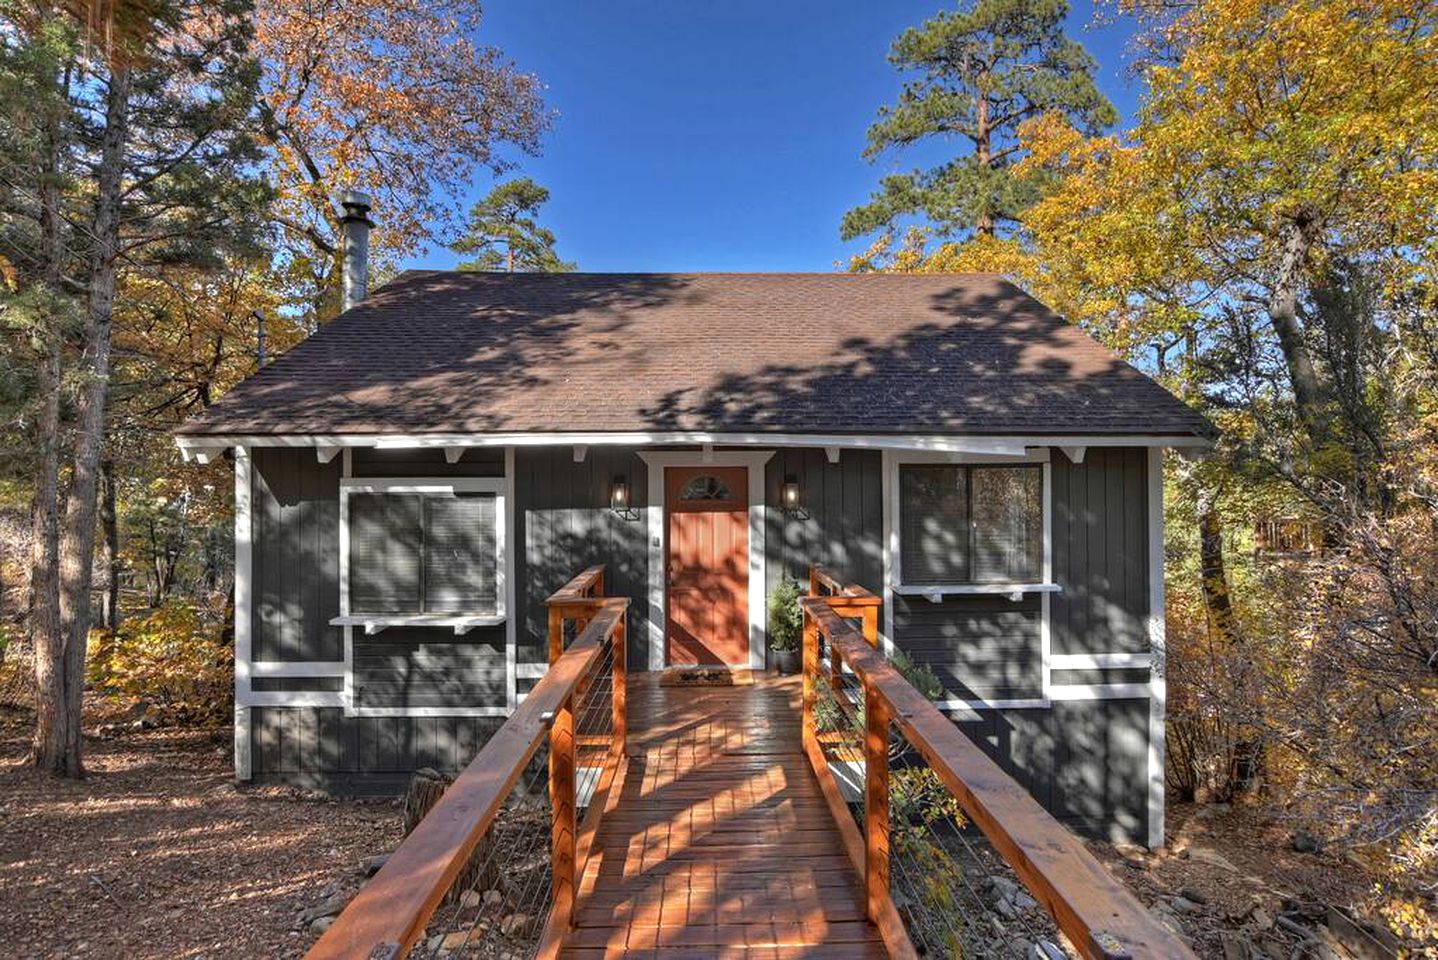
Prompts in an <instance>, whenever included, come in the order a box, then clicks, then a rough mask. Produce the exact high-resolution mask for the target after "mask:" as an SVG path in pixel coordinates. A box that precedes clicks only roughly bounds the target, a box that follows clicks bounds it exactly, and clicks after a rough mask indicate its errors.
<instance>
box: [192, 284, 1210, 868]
mask: <svg viewBox="0 0 1438 960" xmlns="http://www.w3.org/2000/svg"><path fill="white" fill-rule="evenodd" d="M178 433H179V436H178V440H179V444H180V446H181V448H182V450H184V451H185V453H186V455H187V456H194V457H198V458H201V459H205V460H208V459H210V458H213V457H216V456H220V455H222V454H224V455H227V456H231V457H233V460H234V466H235V505H236V510H235V514H236V518H235V551H236V598H235V654H236V657H235V767H236V775H237V777H238V778H239V779H241V780H254V781H259V782H282V783H292V784H299V785H303V786H307V787H313V788H319V789H324V790H330V791H334V792H336V793H341V794H364V793H388V792H394V791H397V790H399V789H400V788H401V787H402V785H403V784H404V783H405V782H406V781H407V780H408V778H409V776H410V775H411V773H412V772H413V771H414V770H416V769H418V768H420V767H434V768H437V769H440V770H444V771H451V772H452V771H457V770H458V769H460V768H461V767H463V766H464V765H466V764H467V763H469V761H470V760H471V759H472V758H473V757H474V755H475V753H476V751H477V749H478V748H479V747H480V746H481V745H482V744H483V743H485V742H486V740H487V738H488V737H490V736H491V735H492V734H493V733H494V731H495V730H497V729H498V728H499V727H500V726H501V725H502V724H503V723H504V720H505V718H506V717H507V716H509V715H510V713H511V712H512V711H513V710H514V708H515V707H516V705H517V704H518V703H519V702H520V700H521V699H522V698H523V697H524V696H525V694H526V692H527V691H529V690H530V689H531V688H532V687H533V686H534V684H535V683H536V682H537V681H538V680H539V679H540V678H541V677H542V676H543V675H544V673H545V671H546V669H547V663H546V653H547V635H546V632H547V623H548V621H547V612H546V608H545V604H544V601H545V598H546V597H547V596H548V595H549V594H550V593H551V592H552V591H554V590H555V589H556V588H558V587H559V586H561V585H562V584H564V583H565V582H566V581H568V580H569V579H570V578H571V577H573V576H574V575H575V574H577V573H578V572H580V571H581V570H583V569H585V568H586V567H589V566H591V565H594V564H604V565H605V567H606V573H605V588H606V592H607V593H609V594H610V595H622V596H626V597H628V598H630V600H631V601H632V603H631V606H630V608H629V621H628V624H629V625H628V633H627V637H628V662H629V665H630V669H631V670H646V669H647V670H658V669H664V668H670V667H676V666H681V667H682V666H683V665H685V663H686V660H685V659H684V656H683V655H681V654H684V653H685V650H686V648H684V647H683V646H682V644H681V645H680V646H673V645H672V644H674V643H676V641H675V640H674V639H673V637H674V635H675V634H676V633H687V634H688V635H689V639H690V640H692V639H693V637H694V634H696V633H698V632H702V631H699V630H694V629H691V628H690V626H689V625H686V624H685V623H683V622H681V615H678V614H676V615H675V616H673V617H671V602H672V600H673V597H674V592H673V591H672V590H671V589H670V587H669V584H670V582H671V579H670V578H671V577H672V569H671V568H672V560H673V558H674V557H675V556H676V554H675V553H674V552H673V551H674V549H675V548H674V541H675V540H676V537H675V536H673V535H671V532H670V531H671V529H681V530H682V529H683V528H682V527H676V528H671V526H670V523H671V521H672V519H673V515H674V512H673V511H672V510H671V507H675V504H676V502H677V501H684V500H686V499H688V494H687V492H685V491H688V490H689V487H687V486H684V487H683V491H681V492H674V491H680V487H681V486H682V485H683V484H685V483H687V482H691V481H695V480H702V481H705V485H703V486H702V489H701V488H695V490H696V493H695V499H703V498H704V497H705V496H709V493H708V492H706V491H710V492H712V491H715V490H718V489H720V488H721V487H722V488H723V490H724V492H725V494H726V496H728V497H729V498H730V499H729V500H727V501H726V502H727V503H729V504H730V506H728V507H725V508H723V509H727V510H729V511H730V513H729V516H728V519H727V520H725V521H724V522H725V523H728V524H730V526H729V527H726V528H725V529H728V530H731V531H733V543H734V544H740V543H741V542H742V546H735V547H734V552H733V553H731V554H730V555H729V556H728V557H727V559H724V560H723V561H722V565H723V570H722V573H723V575H724V577H725V578H728V579H724V580H723V581H722V582H724V583H729V584H739V585H733V586H730V587H726V588H724V590H721V591H718V593H719V594H722V596H723V597H724V598H727V599H728V600H729V601H732V602H730V603H729V604H728V605H727V606H726V607H725V608H724V609H725V611H726V612H725V613H724V617H725V618H727V619H726V620H725V625H724V627H723V630H724V631H728V632H727V633H726V634H725V647H724V649H725V650H726V651H728V653H727V657H728V658H727V659H720V660H718V661H700V662H718V663H721V664H725V665H728V666H734V667H740V666H747V667H750V668H763V667H764V666H765V665H766V663H767V660H768V642H767V626H766V616H765V598H766V596H767V594H768V593H769V591H771V590H772V589H773V588H774V586H775V585H776V584H777V583H778V581H779V579H780V577H781V576H782V575H783V574H784V573H788V574H790V575H792V576H794V577H795V578H797V579H799V580H801V581H803V579H804V578H805V575H806V572H807V571H808V569H809V567H810V566H811V565H822V566H824V567H827V568H830V569H831V570H833V571H835V572H836V573H837V574H838V575H839V576H841V577H843V578H845V579H847V580H848V581H851V582H854V583H858V584H860V585H863V586H864V587H866V588H868V589H870V590H872V591H873V592H874V593H876V594H880V595H881V597H882V601H883V606H882V611H881V618H880V624H879V631H878V632H879V640H880V642H881V644H882V647H883V649H885V650H886V651H888V652H890V653H893V652H895V651H904V652H906V653H908V654H909V655H910V656H911V657H912V658H913V659H914V660H915V661H917V662H918V663H921V664H924V665H927V666H928V667H930V668H932V669H933V671H934V672H935V674H936V675H937V676H938V678H939V679H940V681H941V683H942V686H943V693H942V698H941V699H940V700H939V704H938V705H939V706H940V708H941V709H943V710H944V711H945V712H947V713H948V714H949V715H950V716H952V717H953V719H954V721H955V722H956V723H957V724H959V725H960V726H961V727H962V728H963V729H964V730H965V731H966V732H967V733H968V734H969V735H970V737H971V738H972V739H973V740H974V741H975V742H976V743H978V744H979V745H981V746H982V748H983V749H984V750H986V751H987V752H988V753H989V754H990V755H991V756H992V757H994V758H995V759H996V760H997V761H998V762H999V764H1000V765H1001V766H1003V768H1004V769H1005V770H1007V771H1009V772H1010V773H1011V774H1012V775H1013V776H1014V777H1015V778H1016V779H1017V780H1018V781H1019V782H1021V783H1023V784H1024V785H1025V786H1026V787H1027V788H1028V789H1029V790H1030V791H1032V793H1033V794H1034V796H1035V797H1036V798H1037V799H1038V800H1040V801H1041V802H1042V803H1043V804H1044V805H1045V806H1046V807H1047V808H1048V809H1049V810H1051V811H1052V812H1053V813H1054V814H1056V815H1057V816H1058V817H1059V818H1060V819H1062V820H1064V821H1065V822H1068V823H1070V824H1072V825H1073V826H1075V827H1076V828H1078V829H1080V830H1083V831H1085V832H1087V833H1090V834H1096V835H1104V836H1111V837H1118V838H1124V839H1128V840H1137V841H1140V842H1146V843H1148V844H1150V845H1156V844H1159V843H1161V842H1162V839H1163V810H1164V792H1163V786H1164V777H1163V764H1164V665H1165V664H1164V655H1165V654H1164V640H1163V636H1164V623H1163V611H1164V606H1163V582H1162V569H1163V565H1162V552H1163V551H1162V542H1163V527H1162V509H1163V507H1162V503H1163V501H1162V465H1163V456H1164V451H1165V450H1167V449H1172V448H1183V447H1203V446H1206V445H1208V444H1209V443H1211V427H1210V426H1209V425H1208V424H1207V423H1206V421H1204V420H1203V418H1202V417H1200V416H1198V415H1197V414H1196V413H1194V412H1193V411H1191V410H1189V409H1188V408H1187V407H1186V406H1184V405H1183V404H1182V403H1180V402H1179V401H1178V400H1177V399H1175V398H1174V397H1173V396H1172V395H1170V394H1168V393H1167V392H1166V391H1165V390H1163V389H1162V388H1161V387H1160V386H1158V385H1157V384H1156V383H1154V382H1153V381H1151V380H1150V379H1149V378H1147V377H1145V376H1144V375H1143V374H1142V373H1140V372H1139V371H1138V370H1136V369H1134V368H1133V367H1131V366H1130V365H1128V364H1127V363H1124V362H1123V361H1122V360H1120V359H1119V358H1117V357H1115V356H1113V355H1112V354H1111V353H1109V352H1108V351H1107V350H1105V349H1104V348H1103V347H1101V346H1100V345H1098V344H1097V343H1096V342H1094V341H1093V340H1092V339H1090V338H1089V337H1087V336H1086V335H1085V334H1084V333H1083V332H1082V331H1079V330H1077V329H1076V328H1074V327H1073V326H1071V325H1070V324H1068V323H1066V322H1065V321H1064V320H1063V318H1061V317H1058V316H1056V315H1055V314H1053V313H1052V311H1049V310H1048V309H1047V308H1046V307H1044V306H1043V305H1042V304H1040V303H1038V302H1037V301H1035V300H1033V299H1032V298H1030V297H1028V296H1027V295H1026V294H1024V293H1023V292H1022V291H1021V290H1019V289H1018V288H1017V287H1015V286H1013V285H1012V284H1010V283H1008V282H1007V281H1005V280H1003V279H1002V278H999V277H995V276H988V275H963V276H941V275H862V276H860V275H843V274H627V275H603V274H562V275H521V274H516V275H486V274H472V273H445V272H440V271H412V272H408V273H405V274H403V275H401V276H400V277H399V278H397V279H396V280H394V281H392V282H391V283H389V284H386V285H385V286H384V287H382V288H381V289H379V290H377V291H375V292H374V294H373V295H371V296H369V297H368V298H366V299H364V300H363V302H360V303H359V304H358V305H357V306H354V307H352V308H351V309H348V310H347V311H346V312H345V313H343V314H342V315H341V316H340V317H338V318H336V319H335V320H334V321H332V322H331V323H329V324H327V325H326V326H324V327H323V328H321V330H320V331H319V332H318V333H316V334H315V335H314V336H312V337H310V338H309V339H307V340H305V341H304V342H302V343H300V344H299V345H297V346H296V347H295V348H294V349H292V350H291V351H289V352H288V353H287V354H285V355H284V356H283V357H281V358H279V359H278V360H277V361H275V362H274V363H272V364H270V365H269V366H267V367H265V368H264V369H263V370H261V371H259V372H257V373H256V374H255V375H254V376H252V377H250V378H249V379H247V380H245V381H244V382H242V383H241V384H239V385H238V386H236V387H235V388H234V390H232V391H231V392H230V393H229V394H227V395H226V396H225V397H223V398H222V399H221V400H220V401H219V402H217V403H216V404H214V405H212V406H211V407H210V408H209V409H208V410H206V411H205V412H204V413H203V414H201V415H200V416H198V417H196V418H195V419H194V420H192V421H191V422H189V423H187V424H186V425H185V426H184V427H183V428H181V430H180V431H179V432H178ZM711 467H712V469H713V471H714V472H715V474H716V475H707V474H706V471H708V470H710V469H711ZM671 471H672V472H671ZM719 473H722V474H723V476H724V477H728V478H729V480H730V482H733V483H739V484H743V485H744V487H741V488H740V490H739V495H738V496H734V494H735V491H734V490H731V489H729V488H728V487H727V486H724V484H722V483H721V482H720V478H719V476H717V474H719ZM671 480H673V481H674V484H673V485H672V486H673V491H671V489H670V488H671V483H670V481H671ZM746 488H747V489H746ZM711 499H712V498H711ZM686 509H688V508H686ZM710 512H711V513H712V514H713V515H714V516H718V515H719V513H720V512H721V511H720V510H719V509H718V508H716V509H713V510H711V511H710ZM746 518H747V524H746V523H745V519H746ZM706 522H707V521H706ZM715 522H718V521H715ZM714 529H716V530H717V529H719V527H715V528H714ZM738 531H743V536H742V537H741V536H740V534H739V532H738ZM677 539H683V538H682V537H678V538H677ZM740 550H743V551H745V553H743V554H741V553H739V551H740ZM746 560H747V562H745V561H746ZM718 569H719V567H718V566H716V567H715V568H714V570H711V571H710V572H714V571H715V570H718ZM740 571H747V572H746V573H744V575H743V577H741V576H740ZM745 577H746V578H747V579H744V578H745ZM735 578H739V579H735ZM713 582H720V578H718V577H716V578H715V579H714V581H713ZM743 583H747V590H746V593H745V596H744V599H743V601H741V600H740V599H739V591H740V590H741V589H743V587H742V584H743ZM725 591H729V592H725ZM674 609H676V610H677V609H679V608H677V607H676V608H674ZM741 611H743V613H747V619H746V618H745V617H744V616H743V613H741ZM681 614H682V616H689V613H687V612H684V611H681ZM740 621H743V622H740ZM714 622H716V623H717V622H718V621H717V620H716V621H714ZM712 632H715V633H716V635H717V634H718V633H719V632H721V631H719V630H717V629H716V630H715V631H712ZM717 646H718V645H717V644H716V649H717ZM676 650H677V651H679V653H678V654H676V653H675V651H676ZM735 658H738V659H735ZM739 659H742V660H743V663H740V662H738V660H739Z"/></svg>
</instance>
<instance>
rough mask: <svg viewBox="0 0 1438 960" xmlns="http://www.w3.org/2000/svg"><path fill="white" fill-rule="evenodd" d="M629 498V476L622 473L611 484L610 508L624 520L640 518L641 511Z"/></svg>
mask: <svg viewBox="0 0 1438 960" xmlns="http://www.w3.org/2000/svg"><path fill="white" fill-rule="evenodd" d="M629 499H630V494H629V478H628V477H626V476H624V475H623V474H620V475H619V476H617V477H615V478H614V481H613V482H612V483H610V484H609V509H610V510H613V511H614V512H615V514H616V515H618V516H619V518H620V519H622V520H638V519H639V511H638V510H636V509H635V508H634V505H633V504H632V503H630V502H629Z"/></svg>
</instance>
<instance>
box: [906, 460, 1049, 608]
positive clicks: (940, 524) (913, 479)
mask: <svg viewBox="0 0 1438 960" xmlns="http://www.w3.org/2000/svg"><path fill="white" fill-rule="evenodd" d="M899 572H900V576H901V577H902V578H903V582H904V583H906V584H914V585H940V584H963V583H1033V582H1036V581H1038V580H1039V579H1040V578H1041V577H1042V574H1043V468H1042V467H1041V466H1039V465H1024V466H957V465H953V464H934V465H928V464H924V465H918V464H904V465H901V466H900V467H899Z"/></svg>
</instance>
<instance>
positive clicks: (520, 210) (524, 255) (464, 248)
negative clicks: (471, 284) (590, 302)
mask: <svg viewBox="0 0 1438 960" xmlns="http://www.w3.org/2000/svg"><path fill="white" fill-rule="evenodd" d="M548 201H549V191H548V190H547V189H546V188H544V187H541V186H540V185H539V184H537V183H535V182H534V181H533V180H530V179H529V178H528V177H523V178H520V179H518V180H510V181H509V182H507V183H501V184H500V185H499V186H497V187H495V188H494V189H493V190H491V191H490V192H489V195H488V196H487V197H485V198H484V199H483V200H481V201H479V202H478V203H476V204H475V205H474V206H473V207H472V208H471V209H470V211H469V222H468V223H467V224H465V229H464V235H463V236H461V237H460V238H459V239H458V240H456V241H455V242H454V243H453V244H451V245H450V249H451V250H453V251H454V252H455V253H471V254H474V253H477V254H478V256H477V257H475V258H474V259H473V260H467V261H465V262H463V263H461V264H460V265H459V269H461V270H486V271H497V270H506V271H508V272H509V273H514V272H515V271H516V270H518V271H521V272H526V273H565V272H568V271H570V270H573V269H574V264H572V263H567V262H565V261H563V260H561V259H559V254H557V253H555V252H554V232H553V231H551V230H549V229H548V228H547V227H543V226H540V224H539V220H538V219H537V218H538V215H539V208H540V207H542V206H543V205H544V204H545V203H547V202H548Z"/></svg>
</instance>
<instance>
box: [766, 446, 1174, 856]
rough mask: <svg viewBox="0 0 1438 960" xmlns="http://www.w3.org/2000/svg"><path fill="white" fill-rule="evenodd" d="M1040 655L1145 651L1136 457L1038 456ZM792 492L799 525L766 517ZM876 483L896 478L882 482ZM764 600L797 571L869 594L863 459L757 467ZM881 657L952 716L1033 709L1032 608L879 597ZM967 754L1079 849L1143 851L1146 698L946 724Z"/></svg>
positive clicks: (1060, 674) (880, 491) (880, 489)
mask: <svg viewBox="0 0 1438 960" xmlns="http://www.w3.org/2000/svg"><path fill="white" fill-rule="evenodd" d="M1051 454H1052V455H1051V457H1050V458H1049V463H1050V467H1049V469H1050V477H1051V480H1050V482H1051V502H1050V517H1051V521H1050V522H1051V524H1052V527H1051V532H1052V543H1051V546H1052V561H1053V580H1054V581H1055V582H1056V583H1058V584H1059V586H1060V588H1061V589H1060V591H1059V592H1058V593H1054V594H1050V603H1051V607H1050V631H1051V641H1050V642H1051V644H1052V649H1053V652H1060V653H1065V654H1106V653H1144V652H1147V650H1148V644H1149V641H1148V634H1147V619H1148V614H1149V600H1150V595H1149V580H1148V577H1149V566H1148V564H1149V556H1148V549H1149V540H1148V530H1149V527H1148V486H1147V484H1148V461H1147V457H1148V454H1147V451H1146V450H1144V449H1142V448H1090V449H1088V450H1087V451H1086V455H1085V457H1084V459H1083V462H1081V463H1073V462H1071V461H1070V459H1069V458H1068V457H1067V456H1065V455H1064V454H1062V453H1060V452H1059V451H1057V450H1054V451H1051ZM789 475H792V476H793V477H795V479H797V480H798V482H799V488H800V500H801V503H802V507H801V509H800V510H798V511H796V512H793V513H789V512H786V511H784V510H782V509H780V508H779V507H777V506H774V504H777V503H779V491H780V486H781V485H782V484H783V482H784V477H785V476H789ZM890 480H891V482H893V480H896V477H893V478H890ZM766 483H767V485H768V496H767V498H766V499H767V502H768V503H769V504H770V507H769V508H768V518H767V519H768V531H767V535H766V548H767V549H766V552H767V568H768V571H767V572H768V585H767V586H768V588H769V589H773V587H774V585H775V584H776V583H777V582H778V578H779V576H780V572H781V571H783V570H788V571H789V573H790V574H792V575H793V576H796V577H798V578H800V579H801V580H802V579H803V577H804V576H805V574H806V572H807V570H808V567H809V565H810V564H811V563H821V564H823V565H825V566H828V567H831V568H833V569H834V570H835V571H836V572H837V573H838V574H839V575H840V576H842V577H844V578H846V579H850V580H853V581H855V582H858V583H860V584H863V585H864V586H867V587H868V588H869V589H871V590H873V591H875V592H879V591H880V590H882V589H883V539H882V538H883V506H884V496H885V489H886V484H885V479H884V466H883V462H882V457H881V455H880V454H878V453H877V452H869V451H854V450H844V451H842V453H841V455H840V457H839V460H838V462H837V463H831V462H830V461H829V459H828V457H827V456H826V455H825V452H824V451H823V450H818V449H789V450H780V451H779V452H777V453H776V454H775V456H774V458H773V459H772V460H771V461H770V462H769V465H768V470H767V475H766ZM891 602H892V604H893V627H894V629H893V636H892V637H890V638H889V639H890V641H891V642H892V643H893V644H894V646H895V647H896V648H898V649H901V650H903V651H905V652H907V653H908V654H909V655H911V656H912V657H913V658H914V660H915V661H917V662H919V663H922V664H927V665H928V666H930V667H931V668H932V669H933V670H934V671H935V673H937V674H938V676H939V678H940V680H941V681H942V682H943V684H944V687H945V689H946V691H947V692H948V694H949V696H950V697H951V698H952V699H954V700H956V701H959V700H962V701H989V702H1003V701H1014V700H1018V701H1025V702H1028V701H1036V702H1044V701H1045V680H1046V676H1045V674H1046V670H1045V660H1044V650H1043V635H1042V601H1041V599H1040V597H1039V596H1038V595H1037V594H1028V595H1026V596H1024V597H1023V598H1022V599H1021V600H1018V601H1014V600H1010V599H1009V598H1008V597H1006V596H995V595H982V596H957V595H950V596H947V597H944V598H943V600H942V601H941V602H939V603H933V602H930V601H929V600H928V599H926V598H924V597H918V596H903V595H898V594H895V595H892V597H891ZM1147 678H1148V671H1147V669H1146V668H1144V669H1132V668H1130V669H1113V668H1109V669H1093V670H1054V671H1052V672H1051V673H1049V677H1048V679H1049V680H1050V682H1051V683H1052V684H1054V685H1057V686H1061V687H1062V686H1072V687H1073V688H1075V689H1078V688H1079V687H1081V686H1087V685H1101V684H1133V685H1140V686H1141V685H1142V684H1144V683H1145V682H1146V681H1147ZM952 716H953V717H954V719H955V722H957V723H958V724H959V725H960V726H961V727H962V728H963V729H964V730H965V732H966V733H968V734H969V735H970V736H971V737H972V738H973V739H974V740H975V742H977V743H979V744H980V745H981V746H982V747H983V748H984V749H985V750H986V751H987V752H988V753H989V754H990V755H991V756H992V757H993V758H994V759H995V760H996V761H997V762H999V764H1000V765H1001V766H1002V767H1003V768H1004V769H1005V770H1006V771H1008V772H1009V773H1010V774H1011V775H1012V776H1014V777H1015V778H1016V779H1017V780H1019V782H1021V783H1023V784H1024V785H1025V786H1026V787H1028V788H1029V789H1030V790H1031V791H1032V792H1033V794H1034V796H1035V797H1036V798H1037V799H1038V800H1039V801H1040V802H1041V803H1042V804H1043V805H1044V806H1045V807H1046V808H1048V809H1049V810H1050V811H1051V812H1052V813H1054V814H1055V816H1057V817H1059V818H1060V819H1061V820H1063V821H1064V822H1066V823H1068V824H1070V825H1072V826H1073V827H1075V828H1076V829H1079V830H1082V831H1084V832H1086V833H1089V834H1092V835H1103V836H1108V837H1111V838H1120V839H1126V840H1137V841H1143V840H1145V839H1146V838H1147V837H1148V835H1149V827H1148V817H1149V814H1148V800H1149V793H1148V783H1149V776H1150V771H1149V756H1148V754H1149V741H1150V736H1149V730H1150V726H1149V721H1150V716H1149V701H1148V698H1147V697H1127V698H1119V697H1114V698H1107V697H1104V698H1099V697H1092V696H1085V697H1084V698H1082V699H1070V700H1063V699H1055V700H1053V701H1052V702H1049V703H1048V704H1047V705H1046V706H1041V707H1034V708H1010V707H995V708H985V709H978V710H974V709H957V710H954V711H952Z"/></svg>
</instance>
